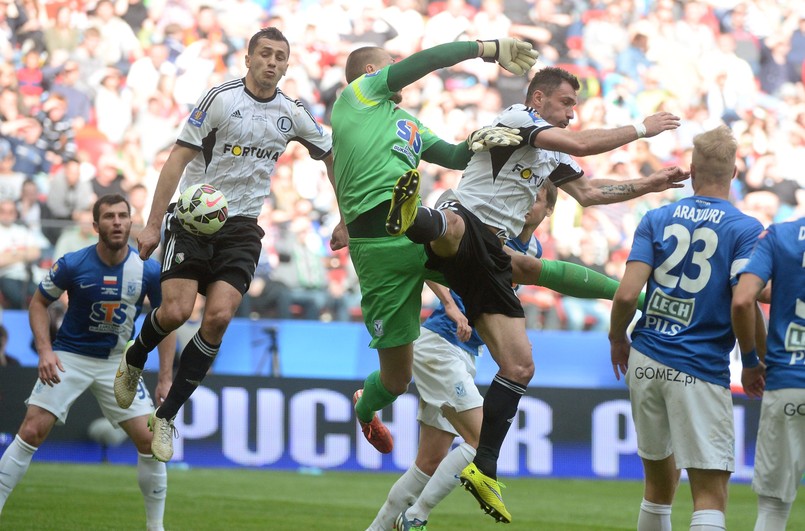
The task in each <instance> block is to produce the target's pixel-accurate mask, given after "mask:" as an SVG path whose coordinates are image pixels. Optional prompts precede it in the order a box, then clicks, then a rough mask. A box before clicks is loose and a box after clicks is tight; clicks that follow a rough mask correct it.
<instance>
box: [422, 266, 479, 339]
mask: <svg viewBox="0 0 805 531" xmlns="http://www.w3.org/2000/svg"><path fill="white" fill-rule="evenodd" d="M425 284H427V285H428V287H429V288H430V290H431V291H432V292H433V293H434V295H436V297H437V298H438V299H439V302H441V303H442V305H443V306H444V313H445V315H447V317H449V318H450V320H451V321H453V322H454V323H456V337H458V339H459V341H467V340H468V339H469V338H470V334H472V327H471V326H470V322H469V321H468V320H467V316H466V315H464V314H463V313H461V310H459V309H458V306H456V301H454V300H453V297H452V296H451V295H450V290H449V289H448V288H447V287H445V286H442V285H441V284H438V283H436V282H433V281H432V280H426V281H425Z"/></svg>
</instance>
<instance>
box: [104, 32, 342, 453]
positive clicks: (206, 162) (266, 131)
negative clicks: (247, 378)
mask: <svg viewBox="0 0 805 531" xmlns="http://www.w3.org/2000/svg"><path fill="white" fill-rule="evenodd" d="M289 54H290V45H289V44H288V40H287V39H286V38H285V36H284V35H283V34H282V33H281V32H280V31H279V30H278V29H276V28H264V29H262V30H260V31H258V32H257V33H256V34H255V35H254V36H252V38H251V40H250V41H249V45H248V53H247V55H246V57H245V61H246V67H247V69H248V71H247V73H246V76H245V77H244V78H243V79H237V80H233V81H229V82H227V83H224V84H222V85H219V86H217V87H215V88H213V89H211V90H209V91H208V92H207V93H206V94H205V95H204V96H203V97H202V98H201V99H200V100H199V102H198V104H197V105H196V107H195V109H193V111H192V112H191V113H190V117H189V118H188V120H187V123H185V125H184V128H183V129H182V132H181V133H180V135H179V138H178V140H177V141H176V145H175V146H174V147H173V150H172V151H171V154H170V156H169V157H168V160H167V162H166V163H165V166H164V167H163V169H162V172H161V173H160V176H159V181H158V182H157V187H156V191H155V192H154V201H153V206H152V207H151V214H150V216H149V218H148V222H147V224H146V226H145V228H144V229H143V230H142V232H140V234H139V236H138V237H137V243H138V245H139V250H140V255H141V256H142V257H148V256H150V255H151V253H152V252H153V251H154V249H155V248H156V247H157V245H158V244H159V242H160V226H161V224H162V214H161V213H164V212H165V211H166V210H167V209H168V202H169V200H170V198H171V197H172V195H173V194H174V192H175V191H176V189H177V185H178V186H179V190H180V191H181V190H184V189H185V188H186V187H188V186H190V185H192V184H197V183H209V184H212V185H213V186H215V187H217V188H218V189H219V190H221V191H222V192H223V194H224V196H225V197H226V198H227V201H228V203H229V219H228V220H227V222H226V224H225V225H224V226H223V228H222V229H221V230H220V231H218V232H217V233H215V234H214V235H212V236H194V235H191V234H190V233H189V232H187V231H185V230H183V229H182V228H181V227H180V226H179V222H178V220H176V219H175V217H174V216H173V215H172V212H168V215H167V216H166V230H165V234H166V242H165V244H164V249H165V253H164V257H163V264H162V291H163V294H164V299H165V300H164V303H163V304H162V305H161V306H160V307H159V308H157V309H155V310H153V311H152V312H151V313H149V314H148V316H146V319H145V324H144V325H143V328H142V330H141V331H140V334H139V335H138V336H137V338H136V339H135V341H134V342H133V343H132V344H131V346H130V347H129V348H128V349H127V351H126V359H125V360H124V362H123V363H122V364H121V367H120V369H119V370H118V373H117V376H116V377H115V394H116V397H117V399H118V403H119V404H120V405H121V406H122V407H126V406H127V404H128V403H130V401H131V399H132V397H133V395H134V392H135V391H136V382H137V380H138V378H139V373H140V372H141V370H142V368H143V366H144V365H145V361H146V359H147V356H148V353H149V352H150V351H151V350H153V348H154V347H155V346H156V345H157V344H158V343H159V342H160V341H161V339H162V338H163V337H164V336H165V335H166V334H167V333H169V332H170V331H172V330H175V329H177V328H178V327H179V326H181V325H182V324H183V323H184V322H185V321H187V319H188V318H189V317H190V315H191V313H192V311H193V305H194V303H195V299H196V292H199V293H201V294H203V295H206V297H207V299H206V305H205V310H204V316H203V317H202V320H201V327H200V329H199V331H198V333H196V335H195V336H194V337H193V339H191V340H190V342H189V343H188V344H187V346H186V347H185V348H184V350H183V352H182V355H181V358H180V363H179V369H178V371H177V374H176V378H175V380H174V382H173V385H172V386H171V390H170V392H169V393H168V396H167V398H166V399H165V402H164V403H163V404H162V405H161V406H160V407H159V409H157V410H156V411H155V412H154V414H153V415H152V417H151V419H150V422H149V425H150V426H151V428H152V429H153V430H154V432H155V436H154V442H153V444H152V450H153V452H154V456H155V457H156V458H157V459H159V460H161V461H168V460H169V459H170V458H171V457H172V456H173V432H174V428H173V418H174V417H175V416H176V414H177V412H178V411H179V408H181V407H182V405H183V404H184V403H185V402H186V401H187V400H188V398H189V397H190V395H191V394H192V393H193V391H195V389H196V387H197V386H198V385H199V384H200V383H201V381H202V380H203V379H204V377H205V375H206V374H207V371H208V370H209V368H210V367H211V366H212V363H213V361H214V360H215V356H216V355H217V353H218V349H219V348H220V345H221V341H222V339H223V336H224V333H225V331H226V329H227V327H228V326H229V323H230V321H231V320H232V317H233V316H234V315H235V312H236V311H237V309H238V306H239V305H240V302H241V300H242V298H243V294H244V293H245V292H246V290H247V289H248V287H249V284H250V283H251V280H252V277H253V275H254V270H255V267H256V264H257V262H258V259H259V256H260V249H261V244H260V240H261V238H262V237H263V230H262V229H261V228H260V226H259V225H258V224H257V216H258V215H259V213H260V209H261V208H262V205H263V201H264V199H265V198H266V197H267V196H268V194H269V190H270V177H271V175H272V173H273V171H274V167H275V165H276V162H277V159H279V157H280V155H282V153H283V152H284V151H285V148H286V146H287V144H288V142H291V141H293V140H296V141H298V142H300V143H302V144H303V145H304V146H306V147H307V148H308V150H309V151H310V155H311V157H313V158H314V159H317V160H323V161H324V163H325V166H326V168H327V173H328V177H330V181H331V182H332V156H331V148H332V139H331V137H330V135H329V134H328V133H326V132H325V131H324V130H323V129H322V128H321V126H319V124H318V123H317V122H316V120H315V119H314V118H313V116H311V115H310V113H309V112H308V111H307V110H306V109H305V108H304V107H303V106H302V104H301V103H299V102H298V101H294V100H291V99H290V98H288V97H286V96H285V95H284V94H283V93H282V91H280V90H279V89H278V88H277V83H279V81H280V79H281V78H282V76H283V75H284V74H285V71H286V70H287V68H288V58H289ZM180 178H181V182H180ZM334 237H335V235H334Z"/></svg>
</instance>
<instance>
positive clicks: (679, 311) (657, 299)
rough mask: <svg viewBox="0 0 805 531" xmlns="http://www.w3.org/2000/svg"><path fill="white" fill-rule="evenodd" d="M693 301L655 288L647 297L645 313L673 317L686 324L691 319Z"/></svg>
mask: <svg viewBox="0 0 805 531" xmlns="http://www.w3.org/2000/svg"><path fill="white" fill-rule="evenodd" d="M695 303H696V301H695V299H680V298H677V297H671V296H670V295H668V294H666V293H663V292H662V291H661V290H659V289H655V290H654V292H653V293H652V294H651V298H650V299H649V303H648V308H646V315H656V316H657V317H665V318H669V319H673V320H674V321H676V322H678V323H682V324H683V325H685V326H688V325H690V322H691V320H692V319H693V309H694V307H695Z"/></svg>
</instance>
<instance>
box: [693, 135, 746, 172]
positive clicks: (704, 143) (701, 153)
mask: <svg viewBox="0 0 805 531" xmlns="http://www.w3.org/2000/svg"><path fill="white" fill-rule="evenodd" d="M737 151H738V141H737V140H736V139H735V136H733V134H732V131H731V130H730V128H729V127H727V126H726V125H720V126H718V127H716V128H715V129H712V130H710V131H707V132H704V133H701V134H698V135H696V136H695V137H693V156H692V159H691V163H692V164H693V166H695V168H696V179H705V180H708V181H710V180H712V181H719V180H722V179H725V180H727V181H729V180H730V179H732V176H733V175H734V171H735V153H736V152H737Z"/></svg>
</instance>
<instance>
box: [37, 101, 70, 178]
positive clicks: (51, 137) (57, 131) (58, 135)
mask: <svg viewBox="0 0 805 531" xmlns="http://www.w3.org/2000/svg"><path fill="white" fill-rule="evenodd" d="M37 120H39V123H41V124H42V136H40V137H39V140H38V141H37V146H38V147H39V148H41V149H44V150H45V151H46V152H47V157H48V160H50V161H51V162H52V163H54V164H61V163H62V161H63V160H64V159H68V158H72V157H75V156H76V152H77V150H78V148H77V147H76V144H75V130H74V129H73V124H72V122H71V121H70V119H69V118H68V117H67V99H66V98H65V97H64V96H62V95H61V94H58V93H53V94H51V95H50V96H49V97H48V99H47V100H45V102H44V103H43V104H42V110H41V112H40V113H39V114H38V115H37Z"/></svg>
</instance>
